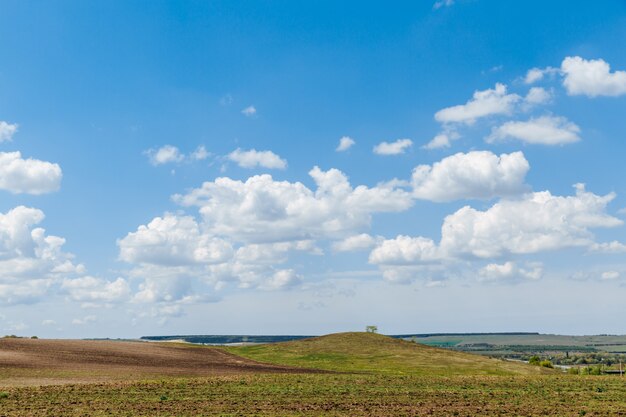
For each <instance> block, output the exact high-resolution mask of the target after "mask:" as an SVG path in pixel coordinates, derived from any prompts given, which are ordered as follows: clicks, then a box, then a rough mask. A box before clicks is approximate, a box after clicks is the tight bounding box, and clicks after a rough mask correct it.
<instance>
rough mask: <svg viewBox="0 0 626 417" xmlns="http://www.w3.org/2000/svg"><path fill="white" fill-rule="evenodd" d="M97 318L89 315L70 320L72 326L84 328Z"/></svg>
mask: <svg viewBox="0 0 626 417" xmlns="http://www.w3.org/2000/svg"><path fill="white" fill-rule="evenodd" d="M97 319H98V318H97V317H96V316H94V315H89V316H85V317H83V318H81V319H74V320H72V324H73V325H75V326H84V325H86V324H89V323H93V322H95V321H96V320H97Z"/></svg>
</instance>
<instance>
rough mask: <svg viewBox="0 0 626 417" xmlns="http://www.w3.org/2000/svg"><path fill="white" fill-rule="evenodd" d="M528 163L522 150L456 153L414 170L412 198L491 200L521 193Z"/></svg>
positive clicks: (524, 188)
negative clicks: (512, 151) (495, 152)
mask: <svg viewBox="0 0 626 417" xmlns="http://www.w3.org/2000/svg"><path fill="white" fill-rule="evenodd" d="M529 168H530V166H529V164H528V161H527V160H526V158H524V154H523V153H522V152H514V153H511V154H502V155H500V156H497V155H495V154H493V153H491V152H489V151H474V152H469V153H457V154H455V155H452V156H449V157H447V158H444V159H443V160H441V161H440V162H436V163H434V164H433V165H432V166H431V165H419V166H418V167H416V168H415V169H414V170H413V176H412V185H413V196H414V197H415V198H419V199H423V200H431V201H438V202H443V201H452V200H459V199H490V198H493V197H496V196H507V195H514V194H520V193H522V192H524V191H525V190H526V188H527V187H526V186H525V185H524V178H525V176H526V173H527V172H528V170H529Z"/></svg>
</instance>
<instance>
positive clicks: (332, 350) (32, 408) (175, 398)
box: [0, 333, 626, 416]
mask: <svg viewBox="0 0 626 417" xmlns="http://www.w3.org/2000/svg"><path fill="white" fill-rule="evenodd" d="M20 342H21V344H20ZM20 342H15V341H12V343H6V342H4V343H2V344H0V352H2V353H1V354H0V358H1V361H0V369H1V372H2V373H0V386H3V387H2V388H0V415H2V416H112V415H115V416H209V415H225V416H243V415H270V416H289V415H293V416H296V415H315V416H327V415H330V416H337V415H346V416H366V415H368V416H396V415H400V416H402V415H407V416H408V415H415V416H421V415H433V416H440V415H442V416H478V415H488V416H522V415H523V416H544V415H555V416H557V415H558V416H581V415H587V416H601V415H602V416H604V415H626V381H625V380H624V379H623V378H620V377H616V376H577V375H566V374H563V373H561V372H559V371H556V370H549V369H541V368H539V367H532V366H529V365H525V364H519V363H511V362H508V361H502V360H495V359H489V358H484V357H480V356H475V355H471V354H466V353H462V352H451V351H449V350H442V349H438V348H433V347H428V346H421V345H416V344H413V343H410V342H403V341H398V340H393V339H389V338H386V337H384V336H379V335H370V334H364V333H346V334H338V335H330V336H326V337H321V338H315V339H310V340H303V341H298V342H289V343H284V344H273V345H263V346H254V347H241V348H236V349H235V348H229V349H227V350H226V349H223V348H216V347H197V346H189V345H185V344H155V343H146V342H142V343H128V342H114V341H107V342H92V341H44V340H40V341H26V340H21V341H20ZM15 343H17V344H18V345H19V346H21V347H20V348H19V349H17V350H18V351H19V350H20V349H21V354H20V355H22V358H23V359H25V358H34V359H33V360H32V361H31V360H30V359H25V360H16V357H19V356H20V355H15V354H14V353H13V354H12V355H13V359H11V360H9V359H8V358H9V356H11V354H7V353H6V352H15V349H16V348H15V346H16V344H15ZM63 343H65V344H63ZM9 347H11V349H13V350H10V349H9ZM34 347H37V349H35V348H34ZM24 355H26V356H24ZM46 355H49V356H46ZM242 355H243V356H242ZM244 356H245V357H244ZM46 358H48V359H46ZM261 360H262V361H264V362H267V363H266V364H263V363H261ZM37 361H43V362H37ZM44 365H45V366H44ZM311 368H314V370H312V369H311ZM319 370H325V371H326V372H320V371H319ZM89 374H91V377H88V376H89ZM29 375H30V377H31V379H30V380H28V379H26V378H27V377H28V376H29ZM93 378H96V379H93ZM97 378H101V379H99V380H98V379H97ZM18 380H19V383H16V381H18ZM42 383H43V385H42Z"/></svg>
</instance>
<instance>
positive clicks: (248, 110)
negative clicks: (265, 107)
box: [241, 106, 256, 117]
mask: <svg viewBox="0 0 626 417" xmlns="http://www.w3.org/2000/svg"><path fill="white" fill-rule="evenodd" d="M241 114H243V115H244V116H246V117H252V116H254V115H255V114H256V108H255V107H254V106H248V107H246V108H245V109H243V110H242V111H241Z"/></svg>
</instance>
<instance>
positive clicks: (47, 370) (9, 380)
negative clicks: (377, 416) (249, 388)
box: [0, 338, 302, 386]
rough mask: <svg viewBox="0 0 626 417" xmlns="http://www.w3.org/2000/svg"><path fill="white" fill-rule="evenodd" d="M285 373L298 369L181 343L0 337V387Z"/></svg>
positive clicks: (297, 370)
mask: <svg viewBox="0 0 626 417" xmlns="http://www.w3.org/2000/svg"><path fill="white" fill-rule="evenodd" d="M285 372H287V373H289V372H302V371H301V370H299V369H293V368H290V367H286V366H277V365H270V364H261V363H258V362H255V361H251V360H249V359H245V358H242V357H239V356H235V355H232V354H229V353H228V352H224V351H223V350H221V349H212V348H203V347H197V346H193V345H185V344H175V343H150V342H117V341H95V340H44V339H39V340H32V339H12V338H11V339H8V338H5V339H0V386H3V385H45V384H60V383H75V382H98V381H110V380H130V379H145V378H155V377H157V378H161V377H166V376H176V377H182V376H215V375H239V374H258V373H285Z"/></svg>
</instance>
